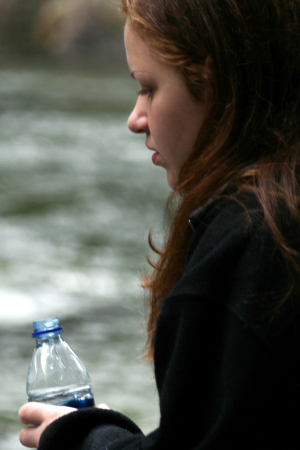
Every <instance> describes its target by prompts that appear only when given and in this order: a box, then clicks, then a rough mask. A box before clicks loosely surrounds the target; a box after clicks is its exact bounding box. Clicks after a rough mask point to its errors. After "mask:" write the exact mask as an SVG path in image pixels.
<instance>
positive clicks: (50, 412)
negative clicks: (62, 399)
mask: <svg viewBox="0 0 300 450" xmlns="http://www.w3.org/2000/svg"><path fill="white" fill-rule="evenodd" d="M72 411H76V409H75V408H69V407H67V406H56V405H48V404H46V403H36V402H30V403H25V405H23V406H22V407H21V408H20V410H19V420H20V421H21V422H22V423H24V424H25V425H28V424H32V425H40V424H41V423H42V422H44V421H47V422H51V421H53V420H55V419H56V418H57V417H59V416H63V415H64V414H68V413H69V412H72Z"/></svg>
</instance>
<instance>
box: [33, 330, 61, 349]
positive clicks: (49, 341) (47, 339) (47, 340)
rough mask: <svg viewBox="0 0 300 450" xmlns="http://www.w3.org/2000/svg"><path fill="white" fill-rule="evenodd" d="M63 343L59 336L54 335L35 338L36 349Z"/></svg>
mask: <svg viewBox="0 0 300 450" xmlns="http://www.w3.org/2000/svg"><path fill="white" fill-rule="evenodd" d="M60 342H63V339H62V337H61V334H60V333H58V332H56V333H46V334H43V335H41V336H37V337H36V347H41V346H42V345H45V344H46V345H56V344H59V343H60Z"/></svg>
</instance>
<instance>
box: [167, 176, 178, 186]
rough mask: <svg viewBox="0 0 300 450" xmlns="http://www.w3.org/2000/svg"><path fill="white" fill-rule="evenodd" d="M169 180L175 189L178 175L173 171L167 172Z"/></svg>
mask: <svg viewBox="0 0 300 450" xmlns="http://www.w3.org/2000/svg"><path fill="white" fill-rule="evenodd" d="M167 182H168V185H169V186H170V188H171V189H173V190H174V189H175V187H176V184H177V177H176V176H175V175H174V174H173V173H167Z"/></svg>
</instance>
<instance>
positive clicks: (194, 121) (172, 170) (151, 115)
mask: <svg viewBox="0 0 300 450" xmlns="http://www.w3.org/2000/svg"><path fill="white" fill-rule="evenodd" d="M125 47H126V53H127V60H128V65H129V69H130V71H131V75H132V77H133V78H134V79H135V80H137V82H138V83H139V85H140V89H141V90H140V91H139V93H138V99H137V102H136V105H135V107H134V110H133V111H132V113H131V115H130V116H129V119H128V127H129V129H130V130H131V131H133V132H134V133H145V134H146V146H147V147H148V148H149V150H152V151H153V152H154V153H153V155H152V161H153V163H154V164H155V165H157V166H161V167H164V168H165V169H166V171H167V180H168V183H169V185H170V187H171V188H174V187H175V185H176V182H177V180H178V176H179V173H180V169H181V167H182V165H183V164H184V162H185V161H186V159H187V158H188V156H189V155H190V154H191V152H192V151H193V148H194V144H195V142H196V139H197V137H198V134H199V130H200V127H201V125H202V122H203V118H204V114H205V102H202V101H201V102H200V101H199V100H196V99H195V98H194V97H192V94H191V93H190V91H189V90H188V88H187V86H186V84H185V82H184V79H183V77H182V76H181V74H180V73H179V72H178V71H177V70H176V69H175V68H174V67H172V66H170V65H168V64H166V63H164V62H163V61H161V60H159V59H158V57H156V56H155V55H154V54H153V53H152V52H151V50H150V48H149V47H148V46H147V44H146V43H145V42H144V41H143V40H142V38H141V37H140V36H139V35H138V34H137V33H136V32H135V31H134V30H133V29H132V27H131V25H130V23H129V21H128V20H127V23H126V26H125Z"/></svg>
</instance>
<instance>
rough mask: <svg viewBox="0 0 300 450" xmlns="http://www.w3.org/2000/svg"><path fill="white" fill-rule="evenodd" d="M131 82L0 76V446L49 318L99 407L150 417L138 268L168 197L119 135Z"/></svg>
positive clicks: (141, 150)
mask: <svg viewBox="0 0 300 450" xmlns="http://www.w3.org/2000/svg"><path fill="white" fill-rule="evenodd" d="M135 90H136V86H135V84H134V82H133V81H132V80H131V79H130V76H128V75H127V74H124V75H123V72H122V71H120V72H119V73H118V71H115V72H114V74H112V75H109V74H102V75H101V74H87V73H76V74H75V73H68V72H63V71H58V70H47V71H46V70H29V69H23V70H13V69H11V70H2V71H1V70H0V136H1V138H0V357H1V365H0V379H1V387H2V389H1V394H0V395H1V407H0V448H1V449H2V448H3V449H5V450H20V449H21V448H23V447H22V446H21V444H20V443H19V442H18V432H19V429H20V425H19V423H18V421H17V410H18V408H19V406H20V405H21V404H22V403H24V402H25V401H26V393H25V384H26V375H27V369H28V365H29V362H30V358H31V354H32V351H33V346H34V341H33V340H32V339H31V328H32V321H33V320H36V319H40V318H44V317H49V316H53V315H56V316H58V317H59V318H60V321H61V323H62V325H63V327H64V330H65V332H64V335H63V337H64V338H65V340H66V341H67V342H68V343H69V345H70V346H71V347H72V348H73V349H74V351H75V352H76V353H77V354H78V356H79V357H80V358H81V359H82V360H83V362H84V363H85V365H86V367H87V369H88V372H89V373H90V376H91V379H92V383H93V387H94V393H95V398H96V402H97V403H100V402H105V403H107V404H108V405H109V406H110V407H111V408H113V409H117V410H121V411H122V412H124V413H125V414H128V415H129V416H130V417H131V418H132V419H133V420H135V421H136V422H137V423H138V425H139V426H140V427H141V428H142V429H143V431H145V432H147V431H150V430H151V429H153V428H154V427H155V426H156V424H157V421H158V404H157V397H156V391H155V385H154V379H153V374H152V368H151V367H150V366H147V365H145V364H143V363H141V362H140V361H139V360H138V357H139V355H141V353H142V349H143V344H144V337H145V336H144V332H143V330H142V328H143V327H142V322H143V315H142V314H143V307H142V298H143V297H142V292H141V290H140V289H139V287H138V276H139V272H140V271H141V270H142V271H143V270H144V269H145V267H146V264H145V262H144V261H145V254H146V252H147V250H148V248H147V234H148V231H149V229H150V228H154V229H155V230H157V233H158V235H159V234H160V232H161V230H162V217H163V212H164V205H165V201H166V199H167V196H168V194H169V188H168V186H167V183H166V176H165V173H164V172H163V170H162V169H159V168H157V167H154V166H153V165H152V163H151V153H150V152H149V150H147V148H146V147H145V145H144V137H143V136H133V135H131V133H130V132H129V131H128V130H127V126H126V121H127V116H128V112H129V111H130V108H131V107H132V105H133V103H134V101H135V95H136V94H135Z"/></svg>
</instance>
